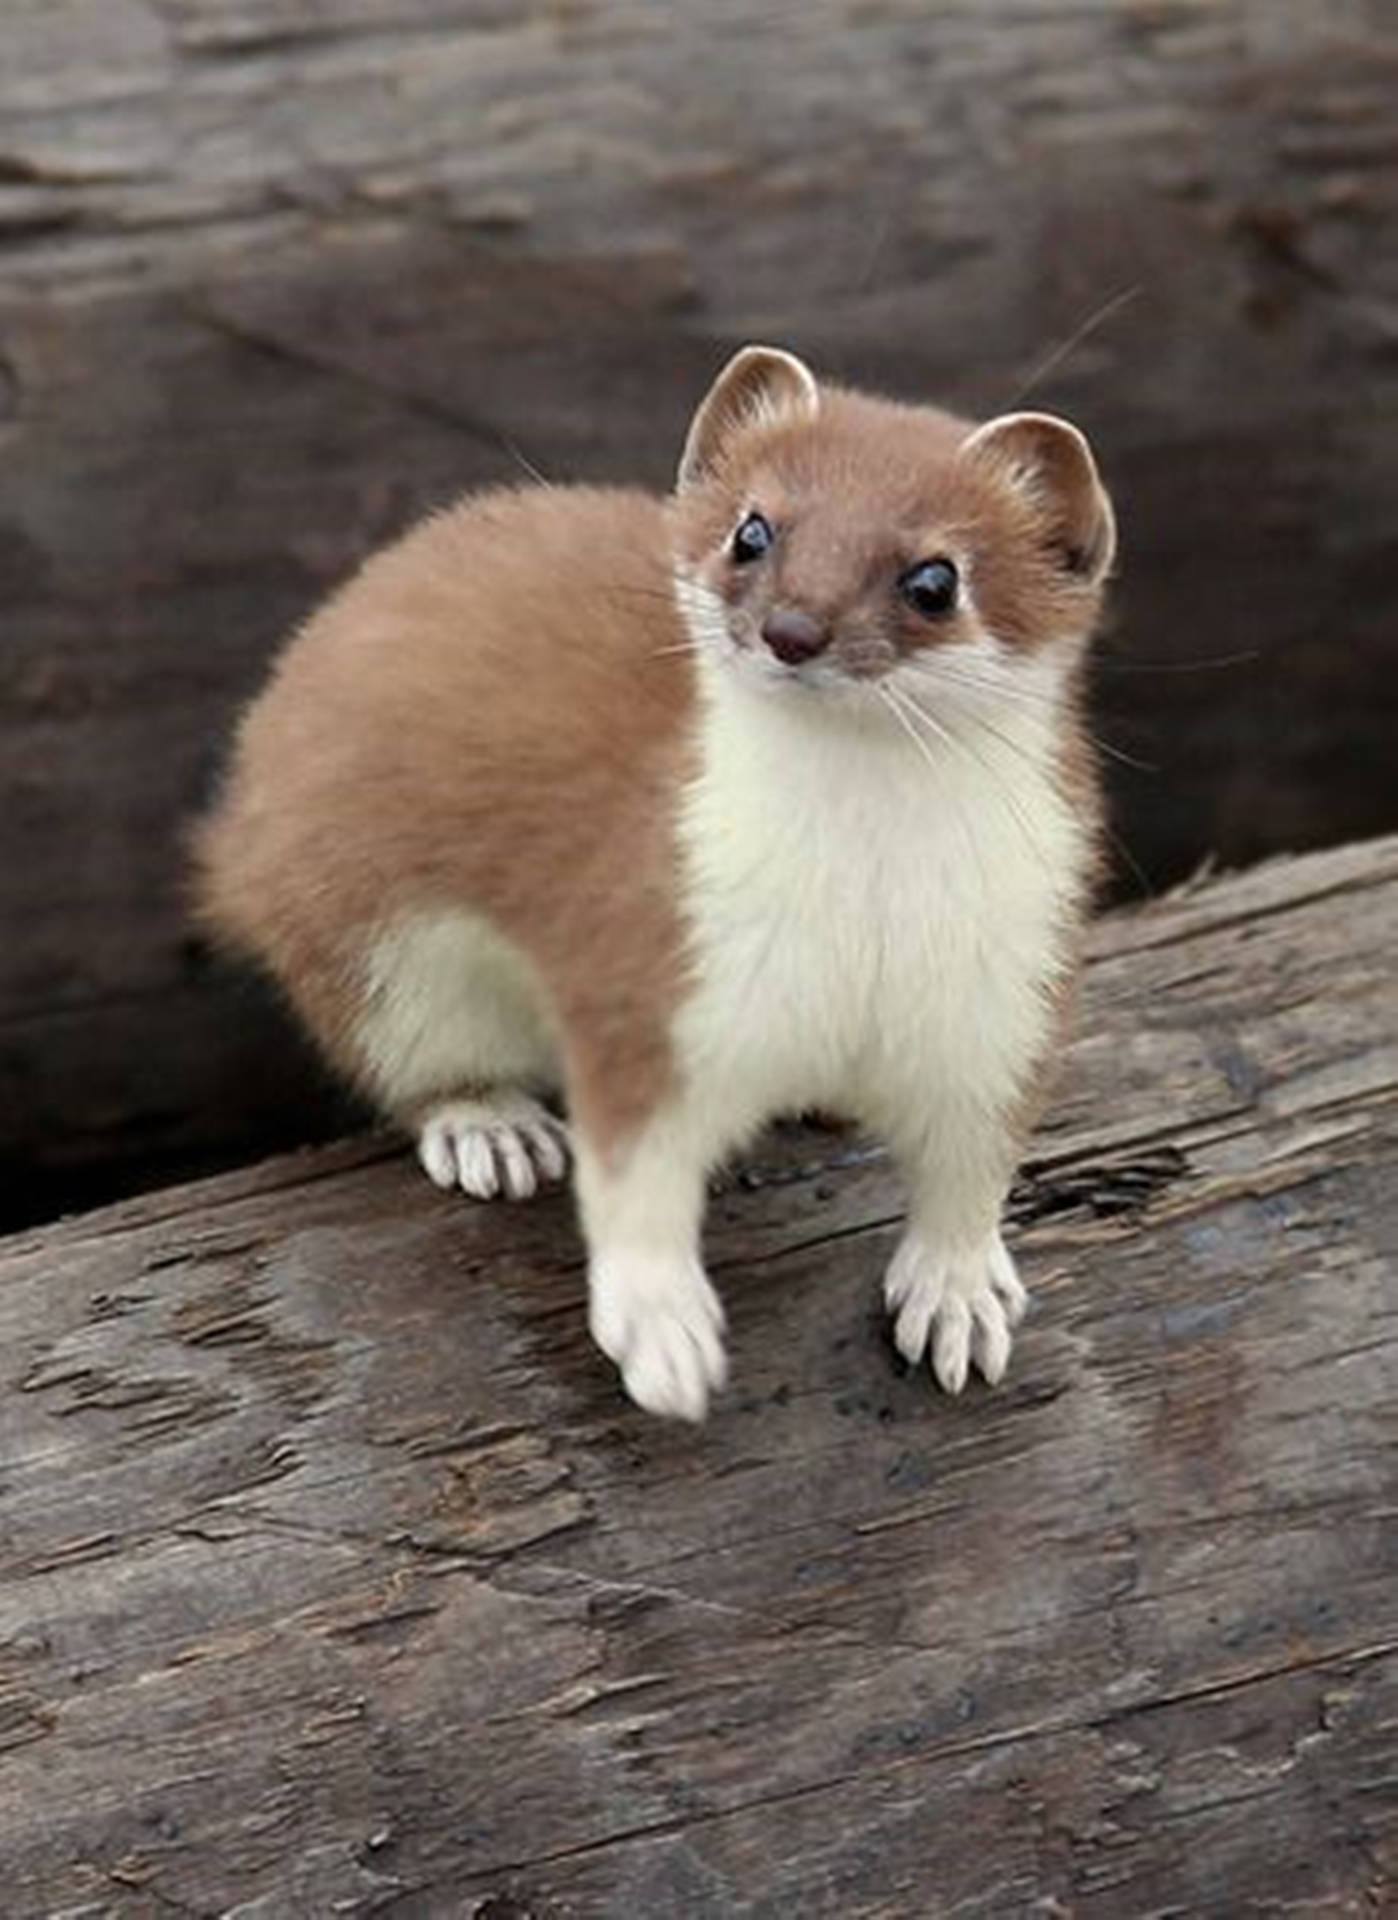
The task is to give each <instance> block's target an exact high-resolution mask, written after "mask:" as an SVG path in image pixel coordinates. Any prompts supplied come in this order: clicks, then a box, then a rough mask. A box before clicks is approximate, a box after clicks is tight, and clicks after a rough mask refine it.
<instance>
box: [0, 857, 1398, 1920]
mask: <svg viewBox="0 0 1398 1920" xmlns="http://www.w3.org/2000/svg"><path fill="white" fill-rule="evenodd" d="M1396 936H1398V839H1392V840H1388V841H1385V842H1377V843H1373V844H1371V845H1368V846H1357V847H1354V848H1351V849H1349V850H1345V851H1340V852H1336V853H1332V854H1327V855H1319V856H1311V857H1308V858H1305V859H1301V860H1297V861H1295V862H1292V863H1279V864H1275V865H1270V866H1267V867H1265V868H1262V869H1260V870H1258V871H1256V872H1254V873H1252V874H1250V875H1247V876H1245V877H1243V878H1238V879H1230V880H1227V881H1225V882H1222V883H1218V884H1212V885H1209V886H1207V887H1205V888H1203V889H1202V890H1200V891H1197V892H1192V893H1190V894H1188V895H1186V896H1184V897H1182V898H1179V899H1177V900H1175V901H1172V902H1167V903H1164V904H1161V905H1157V906H1155V907H1153V908H1151V909H1149V910H1146V911H1143V912H1141V913H1139V914H1136V915H1133V916H1129V917H1117V918H1114V919H1112V920H1110V921H1109V922H1106V923H1104V925H1103V926H1102V928H1101V929H1100V932H1099V935H1098V938H1097V941H1096V955H1095V959H1094V963H1093V966H1092V968H1091V973H1090V978H1089V981H1088V985H1087V991H1086V993H1085V996H1084V1001H1083V1006H1082V1012H1081V1019H1080V1023H1079V1027H1078V1032H1077V1037H1076V1039H1075V1041H1074V1043H1073V1045H1072V1049H1071V1057H1070V1059H1069V1061H1068V1064H1067V1072H1066V1078H1065V1082H1064V1085H1063V1088H1062V1092H1061V1096H1060V1097H1059V1099H1058V1100H1057V1102H1056V1104H1055V1107H1054V1110H1053V1112H1052V1114H1051V1116H1050V1119H1049V1122H1048V1124H1047V1125H1046V1126H1045V1128H1044V1130H1043V1132H1042V1134H1041V1136H1040V1137H1039V1139H1038V1141H1037V1143H1036V1148H1035V1153H1034V1158H1033V1161H1032V1164H1031V1166H1030V1168H1029V1170H1028V1174H1027V1177H1026V1179H1025V1181H1024V1183H1023V1185H1022V1187H1021V1189H1020V1190H1019V1193H1018V1195H1017V1199H1016V1204H1015V1214H1016V1217H1017V1220H1018V1223H1019V1226H1018V1233H1017V1241H1018V1247H1019V1251H1020V1254H1021V1257H1022V1261H1023V1264H1024V1267H1025V1269H1026V1271H1027V1275H1028V1278H1029V1279H1030V1281H1031V1283H1032V1286H1033V1290H1034V1295H1035V1311H1034V1312H1033V1314H1032V1315H1031V1317H1030V1319H1029V1321H1028V1322H1027V1324H1026V1326H1025V1328H1024V1330H1023V1332H1022V1335H1021V1339H1020V1344H1019V1349H1018V1352H1017V1355H1016V1361H1015V1365H1014V1368H1013V1371H1012V1375H1011V1378H1010V1380H1009V1382H1008V1383H1007V1384H1006V1385H1005V1386H1004V1387H1003V1388H1002V1389H1001V1390H999V1391H998V1392H995V1393H993V1394H992V1393H989V1392H987V1391H985V1390H971V1391H968V1393H967V1394H966V1396H965V1397H964V1398H963V1399H962V1400H961V1401H960V1402H953V1401H950V1400H948V1399H945V1398H942V1397H939V1396H938V1395H937V1394H936V1393H935V1392H934V1391H933V1389H932V1387H931V1386H930V1384H929V1382H928V1381H927V1380H926V1379H925V1378H923V1377H922V1376H921V1375H920V1374H919V1375H917V1376H914V1377H905V1374H904V1372H903V1370H902V1369H901V1368H900V1366H899V1365H898V1364H897V1363H896V1362H895V1359H894V1357H893V1353H892V1348H891V1346H890V1345H889V1343H888V1341H887V1340H886V1338H885V1337H884V1336H883V1334H882V1331H881V1327H880V1319H879V1315H878V1313H877V1311H876V1306H875V1282H876V1278H877V1275H878V1272H879V1269H880V1266H881V1263H882V1262H883V1261H884V1259H885V1258H886V1256H887V1255H888V1253H889V1250H890V1248H891V1245H892V1242H893V1238H894V1234H895V1230H896V1227H895V1222H896V1215H897V1212H898V1204H899V1203H898V1196H897V1192H896V1188H895V1184H894V1182H893V1180H892V1177H891V1175H890V1172H889V1170H888V1168H887V1166H886V1165H885V1163H884V1162H883V1161H882V1160H881V1159H880V1158H878V1157H876V1156H873V1155H871V1154H870V1153H869V1152H868V1151H867V1150H861V1149H860V1148H858V1146H857V1145H856V1144H855V1143H854V1142H852V1141H851V1140H849V1139H848V1138H845V1137H842V1136H839V1135H832V1134H822V1135H818V1136H812V1135H808V1134H801V1133H789V1134H786V1135H778V1136H774V1137H773V1139H772V1140H771V1141H770V1142H768V1143H766V1144H765V1145H764V1146H763V1147H762V1148H761V1150H760V1151H759V1152H758V1153H757V1154H756V1156H755V1157H754V1160H753V1162H752V1164H751V1165H750V1166H749V1167H748V1168H747V1170H746V1171H745V1172H744V1173H743V1175H742V1176H741V1177H740V1178H738V1179H736V1180H734V1181H733V1182H732V1183H731V1184H730V1185H729V1186H728V1187H727V1188H726V1189H725V1191H724V1192H723V1194H722V1195H721V1196H720V1197H718V1198H717V1199H716V1201H715V1204H714V1208H713V1216H712V1233H711V1256H712V1263H713V1266H714V1268H715V1270H716V1272H717V1274H718V1276H719V1278H720V1281H721V1284H722V1287H723V1290H724V1293H725V1296H726V1299H727V1302H728V1307H729V1312H730V1318H731V1327H732V1352H733V1359H734V1383H733V1386H732V1389H731V1391H730V1393H729V1394H728V1395H727V1396H726V1397H725V1399H724V1401H723V1402H722V1403H721V1404H720V1406H719V1408H718V1410H717V1412H716V1413H715V1415H714V1417H713V1419H712V1421H711V1422H710V1424H709V1425H708V1426H707V1427H706V1428H705V1429H703V1430H702V1431H699V1432H693V1431H690V1430H683V1431H680V1430H675V1429H673V1428H669V1427H663V1426H661V1425H658V1424H655V1423H652V1422H650V1421H648V1420H647V1419H646V1418H645V1417H644V1416H642V1415H640V1414H638V1413H637V1412H636V1411H635V1410H634V1409H632V1408H630V1407H629V1406H627V1405H626V1404H624V1403H623V1401H622V1400H621V1399H620V1397H619V1395H618V1392H617V1390H616V1388H615V1386H614V1385H613V1381H612V1378H611V1375H610V1373H609V1370H608V1369H607V1368H606V1367H605V1365H604V1363H603V1362H602V1361H601V1360H600V1359H599V1358H598V1356H597V1355H596V1354H595V1353H594V1352H593V1351H592V1350H591V1349H590V1348H589V1346H588V1343H587V1340H586V1336H585V1333H584V1329H583V1312H582V1286H583V1283H582V1274H581V1271H580V1266H579V1249H578V1245H577V1242H576V1238H575V1235H574V1233H573V1229H572V1226H571V1223H570V1220H569V1217H568V1212H567V1208H566V1204H565V1203H564V1202H562V1201H561V1200H559V1201H553V1200H550V1201H546V1202H543V1203H540V1204H537V1205H533V1206H529V1207H522V1208H514V1209H504V1210H501V1209H490V1208H485V1209H482V1208H476V1207H472V1206H470V1205H467V1204H465V1203H463V1202H460V1201H453V1200H451V1199H450V1198H447V1197H444V1196H441V1195H437V1194H435V1193H434V1192H433V1191H432V1190H430V1189H429V1188H428V1186H427V1184H426V1183H425V1182H424V1181H423V1180H422V1178H421V1176H420V1175H419V1174H418V1173H417V1172H416V1170H415V1169H414V1168H413V1167H412V1166H411V1165H410V1164H409V1161H408V1160H407V1158H406V1157H404V1156H402V1155H400V1154H396V1153H394V1154H389V1153H388V1152H387V1150H386V1148H384V1147H382V1146H377V1145H375V1144H374V1143H373V1142H369V1143H357V1144H356V1143H350V1144H348V1145H345V1146H341V1147H337V1148H333V1149H327V1150H322V1151H319V1152H316V1153H308V1154H305V1155H303V1156H300V1157H296V1158H292V1159H289V1160H283V1161H277V1162H271V1163H268V1164H266V1165H264V1166H261V1167H258V1168H254V1169H252V1170H251V1171H249V1172H247V1173H246V1174H240V1175H235V1176H230V1177H227V1178H225V1179H222V1180H219V1181H216V1182H208V1183H205V1184H203V1185H200V1186H197V1187H192V1188H188V1189H184V1190H180V1191H175V1192H171V1193H168V1194H165V1195H158V1196H152V1197H150V1198H147V1199H144V1200H140V1201H134V1202H129V1203H127V1204H125V1205H124V1206H122V1207H119V1208H115V1209H112V1210H110V1211H108V1212H106V1213H104V1214H99V1215H95V1216H92V1217H90V1218H87V1219H80V1220H77V1221H75V1222H73V1223H71V1224H69V1225H66V1226H61V1227H57V1228H51V1229H47V1230H43V1231H37V1232H35V1233H33V1234H30V1235H27V1236H23V1237H17V1238H13V1239H11V1240H10V1241H9V1242H7V1243H5V1246H4V1248H3V1250H0V1354H3V1355H4V1384H3V1393H0V1479H2V1481H3V1485H2V1486H0V1748H2V1749H3V1752H0V1860H2V1861H3V1862H4V1875H5V1884H4V1893H3V1896H2V1897H0V1905H3V1910H4V1912H5V1914H6V1915H7V1917H8V1920H26V1917H27V1916H39V1915H45V1916H47V1915H52V1914H58V1913H62V1914H65V1915H72V1916H76V1915H83V1916H85V1917H86V1916H91V1917H92V1920H96V1917H97V1916H99V1915H100V1916H108V1915H110V1916H123V1917H125V1916H136V1915H139V1916H145V1915H157V1914H159V1915H164V1914H169V1913H182V1914H198V1915H211V1916H212V1915H215V1914H227V1915H237V1916H241V1920H253V1917H254V1916H256V1920H269V1917H270V1916H281V1915H288V1916H290V1915H303V1914H304V1915H311V1914H314V1915H322V1914H325V1915H328V1914H331V1913H343V1914H359V1913H363V1914H368V1913H375V1914H393V1915H405V1916H407V1915H426V1916H433V1915H442V1916H453V1917H454V1916H465V1915H476V1916H480V1920H485V1917H486V1916H491V1920H505V1916H513V1920H525V1916H532V1917H533V1920H552V1917H554V1916H563V1915H569V1916H594V1915H595V1916H601V1915H615V1916H626V1917H628V1920H629V1917H630V1916H647V1917H648V1920H666V1917H667V1916H674V1917H675V1920H696V1917H702V1916H723V1915H738V1914H742V1915H768V1916H778V1915H780V1916H787V1915H797V1914H799V1915H802V1916H826V1915H828V1916H836V1915H838V1916H841V1920H844V1917H846V1916H854V1915H876V1914H877V1915H884V1916H910V1917H920V1916H930V1915H943V1914H945V1915H956V1916H972V1915H975V1916H993V1915H1033V1914H1037V1915H1041V1916H1049V1915H1059V1916H1064V1915H1074V1916H1084V1917H1086V1916H1094V1917H1095V1916H1101V1917H1102V1920H1117V1917H1118V1916H1128V1915H1129V1916H1135V1915H1144V1914H1147V1913H1151V1914H1164V1913H1171V1914H1190V1915H1217V1916H1220V1920H1222V1916H1225V1915H1226V1916H1229V1920H1232V1917H1233V1916H1237V1915H1246V1914H1275V1915H1280V1914H1283V1913H1284V1914H1287V1915H1293V1916H1295V1915H1306V1916H1310V1917H1312V1920H1314V1917H1315V1916H1319V1915H1342V1914H1343V1915H1375V1914H1379V1913H1391V1912H1393V1911H1395V1910H1398V1432H1396V1431H1395V1419H1394V1411H1395V1406H1398V1311H1396V1309H1398V1297H1396V1296H1395V1264H1394V1261H1395V1253H1398V1181H1395V1172H1398V1105H1395V1094H1398V1004H1396V1001H1398V995H1396V994H1395V987H1394V973H1393V954H1394V950H1395V945H1396V944H1398V939H1396Z"/></svg>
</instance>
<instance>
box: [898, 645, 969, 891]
mask: <svg viewBox="0 0 1398 1920" xmlns="http://www.w3.org/2000/svg"><path fill="white" fill-rule="evenodd" d="M877 691H878V694H879V698H880V699H881V700H882V701H883V703H884V705H885V706H886V707H887V708H888V710H889V712H890V713H891V714H892V715H893V717H894V719H895V720H896V721H897V722H898V724H899V726H900V727H901V728H902V729H903V731H904V733H906V734H907V736H908V738H909V740H911V741H912V743H913V746H914V748H915V749H916V750H917V752H918V753H919V754H920V755H921V757H922V758H923V759H924V760H925V761H926V762H927V765H928V767H929V768H930V769H931V771H932V776H933V780H934V782H935V784H936V785H937V787H938V789H939V791H941V792H942V793H943V795H944V796H945V794H946V793H947V791H948V790H947V789H946V788H945V787H943V786H942V780H941V773H940V769H939V768H938V766H937V762H936V760H935V758H934V757H933V755H932V752H931V750H930V748H929V747H928V745H927V742H926V741H925V740H924V739H923V738H922V736H921V735H920V734H919V732H918V730H917V728H916V727H915V726H914V725H913V722H912V720H911V719H910V718H909V716H908V714H907V712H906V711H905V710H904V705H903V702H904V700H906V699H907V698H908V696H907V695H906V694H899V693H897V692H895V690H894V689H893V688H892V687H891V686H889V684H888V683H887V681H882V682H880V683H879V685H878V689H877ZM914 711H920V709H917V708H916V706H914ZM921 718H922V719H924V720H927V719H928V716H927V715H926V714H921ZM932 724H933V725H934V726H935V722H933V723H932ZM936 730H937V732H938V733H941V737H942V738H943V739H944V740H945V741H946V742H947V744H948V745H951V744H952V738H951V735H950V734H948V733H942V730H941V729H940V728H937V729H936ZM951 791H952V792H953V793H954V792H955V789H954V788H953V789H951ZM951 814H952V818H953V819H954V820H955V822H956V830H957V832H958V833H959V834H960V836H961V838H962V840H963V841H964V842H965V843H966V850H967V852H968V853H969V854H970V856H971V864H972V865H973V866H974V867H975V869H976V872H977V874H978V876H979V878H980V884H981V892H982V893H986V892H987V891H988V889H987V885H986V877H985V866H984V863H983V862H982V860H981V854H980V848H979V847H978V846H977V844H976V836H975V834H974V833H973V832H972V831H971V828H970V825H969V823H968V822H967V819H966V816H965V813H964V811H963V810H962V807H961V805H960V802H959V801H957V800H956V799H954V798H953V799H952V801H951Z"/></svg>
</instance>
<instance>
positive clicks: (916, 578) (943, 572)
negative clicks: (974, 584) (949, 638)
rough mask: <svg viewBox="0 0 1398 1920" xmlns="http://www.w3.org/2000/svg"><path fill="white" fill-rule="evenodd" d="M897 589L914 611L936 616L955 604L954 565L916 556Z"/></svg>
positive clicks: (950, 608) (946, 611)
mask: <svg viewBox="0 0 1398 1920" xmlns="http://www.w3.org/2000/svg"><path fill="white" fill-rule="evenodd" d="M898 591H899V592H900V593H901V594H902V596H903V598H904V599H905V600H906V601H907V603H908V605H909V606H910V607H911V608H912V609H913V611H914V612H915V613H920V614H921V615H922V617H923V619H924V620H935V619H936V618H937V616H938V615H939V614H942V613H950V612H951V610H952V608H953V607H954V606H955V605H956V568H955V567H954V566H953V565H952V563H951V561H950V560H919V562H918V563H917V565H916V566H915V567H909V568H908V571H907V572H906V573H905V574H904V575H903V578H902V579H901V580H900V581H899V582H898Z"/></svg>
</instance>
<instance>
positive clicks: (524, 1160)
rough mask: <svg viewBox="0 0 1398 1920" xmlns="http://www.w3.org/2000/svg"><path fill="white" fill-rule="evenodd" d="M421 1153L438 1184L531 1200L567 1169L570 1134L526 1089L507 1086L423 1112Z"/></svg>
mask: <svg viewBox="0 0 1398 1920" xmlns="http://www.w3.org/2000/svg"><path fill="white" fill-rule="evenodd" d="M417 1157H418V1159H419V1161H420V1162H421V1163H422V1169H423V1172H424V1173H425V1174H426V1175H427V1177H428V1179H429V1180H431V1181H432V1183H433V1184H434V1186H438V1187H460V1188H461V1190H462V1192H463V1193H469V1194H470V1195H471V1196H472V1197H473V1198H474V1199H477V1200H494V1199H495V1198H496V1196H497V1195H499V1196H501V1197H503V1198H504V1199H506V1200H527V1199H528V1198H529V1197H530V1195H531V1194H533V1193H534V1192H536V1191H537V1189H538V1187H539V1186H540V1184H541V1183H542V1182H546V1181H550V1180H561V1179H562V1178H563V1176H564V1174H565V1173H566V1172H567V1171H568V1133H567V1129H566V1128H565V1127H564V1125H563V1122H562V1121H561V1120H556V1119H555V1118H554V1116H553V1115H552V1114H551V1113H550V1112H549V1110H548V1108H547V1107H545V1106H542V1105H540V1103H539V1102H538V1101H537V1100H534V1099H532V1098H531V1097H530V1096H529V1095H528V1094H527V1093H515V1092H511V1091H508V1090H504V1089H502V1090H501V1091H500V1092H498V1093H495V1094H491V1095H487V1096H485V1097H484V1098H482V1099H479V1100H444V1101H443V1102H442V1103H441V1105H440V1106H437V1107H434V1108H433V1109H432V1111H431V1112H430V1113H428V1114H427V1115H425V1116H424V1118H423V1120H422V1123H421V1125H420V1127H419V1129H418V1137H417Z"/></svg>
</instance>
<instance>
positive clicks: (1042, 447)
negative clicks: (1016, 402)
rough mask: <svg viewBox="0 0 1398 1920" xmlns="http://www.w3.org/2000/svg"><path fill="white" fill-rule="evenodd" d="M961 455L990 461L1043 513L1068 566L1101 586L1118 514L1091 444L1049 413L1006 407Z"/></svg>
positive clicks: (1051, 542)
mask: <svg viewBox="0 0 1398 1920" xmlns="http://www.w3.org/2000/svg"><path fill="white" fill-rule="evenodd" d="M961 458H962V459H963V460H970V461H974V462H976V463H977V464H979V465H981V466H983V467H988V468H989V469H990V470H991V471H992V472H993V473H995V474H996V475H998V476H999V477H1000V478H1001V479H1002V480H1004V481H1006V482H1007V483H1008V484H1009V485H1010V486H1012V487H1014V488H1015V489H1016V491H1017V492H1019V493H1020V494H1022V495H1023V496H1024V497H1025V498H1026V499H1027V500H1028V501H1029V502H1030V503H1031V504H1032V505H1033V506H1034V507H1035V508H1036V509H1037V510H1038V512H1039V514H1040V516H1041V518H1042V521H1043V526H1044V539H1045V542H1046V544H1047V545H1048V546H1049V547H1051V548H1052V549H1053V551H1054V552H1055V553H1056V554H1058V555H1059V556H1060V557H1061V559H1062V563H1063V566H1064V568H1065V569H1066V571H1067V572H1069V573H1071V574H1073V575H1074V576H1075V577H1076V578H1077V579H1079V580H1082V581H1083V582H1085V583H1086V584H1087V585H1090V586H1095V585H1096V583H1097V582H1098V581H1099V580H1100V579H1101V578H1102V576H1103V575H1104V574H1105V573H1106V571H1107V569H1108V567H1110V565H1111V564H1112V555H1113V554H1114V553H1115V552H1116V519H1115V517H1114V515H1113V513H1112V503H1111V501H1110V500H1109V499H1108V498H1107V493H1106V489H1105V488H1104V487H1103V485H1102V482H1101V479H1100V477H1099V475H1098V472H1097V463H1096V461H1095V460H1094V459H1093V457H1092V449H1091V448H1090V447H1089V446H1088V444H1087V441H1086V440H1085V439H1084V437H1083V436H1082V434H1080V433H1079V432H1078V430H1077V428H1076V427H1074V426H1070V425H1069V423H1068V422H1067V421H1066V420H1060V419H1058V418H1057V416H1056V415H1054V414H1051V413H1006V414H1002V415H1001V416H1000V418H999V419H998V420H989V421H987V422H986V424H985V425H984V426H983V427H977V429H976V431H975V432H974V433H973V434H971V435H969V436H968V438H967V439H965V440H963V441H962V443H961Z"/></svg>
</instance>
